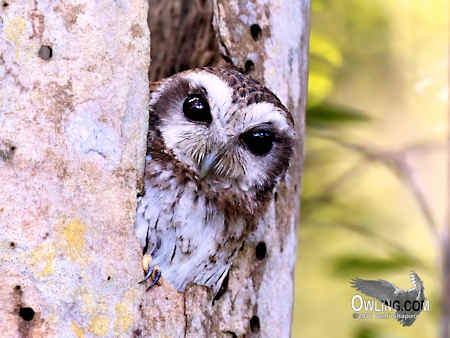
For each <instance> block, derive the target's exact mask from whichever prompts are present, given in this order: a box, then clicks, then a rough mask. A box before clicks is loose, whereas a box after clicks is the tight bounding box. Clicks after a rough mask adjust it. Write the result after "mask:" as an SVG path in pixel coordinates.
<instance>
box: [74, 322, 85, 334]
mask: <svg viewBox="0 0 450 338" xmlns="http://www.w3.org/2000/svg"><path fill="white" fill-rule="evenodd" d="M72 330H73V332H74V333H75V334H76V335H77V337H78V338H84V329H83V328H82V327H81V326H78V325H77V323H75V322H72Z"/></svg>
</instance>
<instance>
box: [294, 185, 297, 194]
mask: <svg viewBox="0 0 450 338" xmlns="http://www.w3.org/2000/svg"><path fill="white" fill-rule="evenodd" d="M294 191H295V192H297V184H296V185H294Z"/></svg>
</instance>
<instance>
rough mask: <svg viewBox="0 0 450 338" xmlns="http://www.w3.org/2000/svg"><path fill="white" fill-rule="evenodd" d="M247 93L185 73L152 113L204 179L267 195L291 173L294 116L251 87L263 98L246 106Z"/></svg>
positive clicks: (179, 155)
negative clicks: (245, 95) (269, 190)
mask: <svg viewBox="0 0 450 338" xmlns="http://www.w3.org/2000/svg"><path fill="white" fill-rule="evenodd" d="M251 86H254V87H251ZM258 86H259V87H258ZM244 87H245V84H244ZM242 88H243V87H238V88H233V87H232V86H231V85H230V83H229V82H227V81H225V79H223V78H221V77H220V76H218V75H215V74H212V73H211V72H208V71H202V70H200V71H194V72H187V73H184V74H183V73H181V74H180V75H178V76H177V77H175V78H173V79H171V80H169V81H168V82H167V83H166V84H165V87H164V88H163V90H162V92H163V94H161V96H159V97H158V96H156V97H155V100H154V103H153V106H152V107H153V110H154V111H155V112H157V113H158V117H159V120H160V122H159V126H158V129H159V130H160V132H161V136H162V138H163V140H164V143H165V145H166V147H167V148H168V149H170V150H171V151H172V152H173V154H174V155H175V157H176V159H177V160H178V161H180V162H181V163H183V164H184V165H185V166H187V167H188V168H189V169H190V170H192V171H193V172H194V173H195V174H196V175H198V177H199V179H201V180H211V181H213V182H214V185H219V186H220V185H223V186H224V187H225V186H230V185H231V186H235V187H237V188H239V189H241V190H244V191H248V190H253V191H258V190H261V189H263V190H265V189H268V187H269V188H270V187H273V186H274V185H275V182H276V180H277V178H278V177H279V176H280V175H281V173H283V172H284V171H285V170H286V169H287V167H288V164H289V158H290V156H291V153H292V140H293V135H294V131H293V128H292V124H291V121H290V120H289V116H288V115H287V114H289V113H287V112H286V111H285V110H284V107H282V106H281V104H280V103H279V101H277V100H278V99H276V97H275V96H273V94H271V93H270V92H269V91H268V90H267V89H264V88H262V87H261V86H260V85H259V84H257V83H256V82H248V84H247V87H246V88H249V93H252V95H254V94H255V93H256V95H261V96H256V98H255V97H253V99H252V96H250V98H249V99H248V101H246V100H247V99H246V98H245V97H244V96H243V95H242V94H240V93H241V92H240V90H241V89H242ZM250 90H253V91H250ZM265 91H266V92H265ZM237 93H238V94H237ZM258 93H261V94H258ZM249 95H250V94H249ZM264 95H265V96H264ZM270 95H272V97H271V96H270ZM252 100H253V101H252Z"/></svg>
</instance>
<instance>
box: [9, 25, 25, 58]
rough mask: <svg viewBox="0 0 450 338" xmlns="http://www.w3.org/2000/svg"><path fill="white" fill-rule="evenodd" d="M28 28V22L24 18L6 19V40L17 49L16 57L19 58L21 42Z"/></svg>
mask: <svg viewBox="0 0 450 338" xmlns="http://www.w3.org/2000/svg"><path fill="white" fill-rule="evenodd" d="M26 28H27V22H26V21H25V18H24V17H23V16H18V17H16V18H14V19H5V20H4V28H3V30H4V31H5V37H6V40H8V41H9V42H11V43H12V44H13V45H14V46H15V47H16V57H18V56H19V49H20V45H21V44H20V40H21V38H22V36H23V33H24V32H25V30H26Z"/></svg>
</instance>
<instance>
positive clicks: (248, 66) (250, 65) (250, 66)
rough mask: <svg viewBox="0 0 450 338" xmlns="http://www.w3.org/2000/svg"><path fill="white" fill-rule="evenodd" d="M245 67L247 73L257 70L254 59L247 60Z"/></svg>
mask: <svg viewBox="0 0 450 338" xmlns="http://www.w3.org/2000/svg"><path fill="white" fill-rule="evenodd" d="M244 67H245V72H246V73H250V72H252V71H254V70H255V64H254V63H253V61H252V60H247V61H245V66H244Z"/></svg>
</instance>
